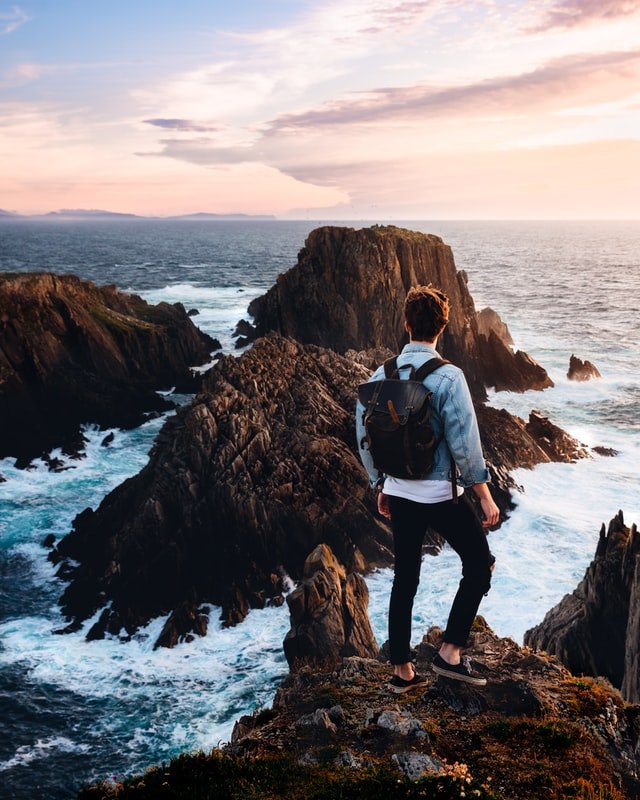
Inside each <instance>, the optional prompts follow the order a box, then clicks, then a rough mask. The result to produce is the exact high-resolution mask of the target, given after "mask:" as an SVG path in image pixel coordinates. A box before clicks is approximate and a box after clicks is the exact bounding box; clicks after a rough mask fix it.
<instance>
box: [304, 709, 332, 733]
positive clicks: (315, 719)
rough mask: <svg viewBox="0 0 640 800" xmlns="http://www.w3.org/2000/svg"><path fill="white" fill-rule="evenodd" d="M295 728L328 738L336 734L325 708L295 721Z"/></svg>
mask: <svg viewBox="0 0 640 800" xmlns="http://www.w3.org/2000/svg"><path fill="white" fill-rule="evenodd" d="M296 728H298V729H301V728H302V729H305V728H306V729H308V730H311V731H313V733H314V734H315V735H317V736H318V735H319V736H327V737H328V736H330V735H331V734H334V733H337V732H338V728H337V727H336V725H335V723H334V722H333V721H332V719H331V717H330V716H329V712H328V711H327V710H326V708H317V709H316V710H315V711H314V712H313V713H312V714H305V715H304V716H303V717H299V718H298V719H297V720H296Z"/></svg>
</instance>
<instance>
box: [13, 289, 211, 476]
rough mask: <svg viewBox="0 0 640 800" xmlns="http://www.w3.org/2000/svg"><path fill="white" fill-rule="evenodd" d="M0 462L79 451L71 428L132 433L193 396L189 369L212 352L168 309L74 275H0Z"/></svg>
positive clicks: (179, 310)
mask: <svg viewBox="0 0 640 800" xmlns="http://www.w3.org/2000/svg"><path fill="white" fill-rule="evenodd" d="M0 317H1V321H0V442H1V444H0V457H5V456H17V457H18V463H19V464H21V465H25V464H26V463H28V462H29V460H30V459H32V458H34V457H36V456H39V455H41V454H42V453H43V451H46V450H50V449H51V448H52V447H54V446H63V447H64V448H65V449H66V450H67V451H69V452H74V451H76V450H77V449H78V447H80V446H81V445H82V437H81V436H80V435H79V424H80V423H82V422H96V423H98V424H100V425H101V426H103V427H108V426H120V427H132V426H134V425H137V424H139V423H140V422H142V421H143V419H144V412H147V411H161V410H165V409H168V408H172V407H173V404H172V403H169V402H167V401H166V400H163V399H162V398H160V397H159V396H158V395H157V394H156V392H155V390H156V389H161V388H168V387H170V386H174V385H176V386H178V387H179V388H181V389H182V390H184V391H189V390H191V391H195V388H196V385H197V381H194V379H193V378H192V376H191V373H190V371H189V366H191V365H196V364H202V363H203V362H206V361H208V359H209V353H210V351H211V350H213V349H214V348H215V344H216V343H215V342H214V340H212V339H211V337H209V336H207V335H206V334H204V333H202V332H201V331H199V330H198V329H197V328H196V327H195V326H194V325H193V323H192V322H191V320H190V319H189V317H188V316H187V314H186V312H185V310H184V308H183V307H182V306H181V305H180V304H179V303H176V304H175V305H170V304H168V303H160V304H159V305H157V306H150V305H148V304H147V303H146V302H145V301H144V300H142V299H141V298H140V297H138V296H136V295H126V294H124V293H122V292H119V291H118V290H117V289H116V288H115V287H114V286H103V287H97V286H95V285H94V284H93V283H91V282H88V281H82V280H80V279H79V278H77V277H75V276H73V275H53V274H51V273H27V274H23V275H15V274H12V275H9V276H7V275H4V276H3V275H2V274H0Z"/></svg>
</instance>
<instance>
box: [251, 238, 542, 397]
mask: <svg viewBox="0 0 640 800" xmlns="http://www.w3.org/2000/svg"><path fill="white" fill-rule="evenodd" d="M428 283H433V284H434V285H435V286H437V287H438V288H440V289H441V290H442V291H444V292H446V294H447V295H448V296H449V299H450V300H451V304H452V313H451V317H450V320H449V325H448V326H447V328H446V330H445V331H444V333H443V335H442V337H441V340H440V342H439V349H440V351H441V352H442V354H443V355H444V356H445V357H446V358H448V359H450V360H451V361H453V363H454V364H457V365H458V366H459V367H461V368H462V369H463V370H464V372H465V375H466V378H467V381H468V383H469V386H470V388H471V391H472V393H473V394H474V395H475V396H476V397H478V398H481V399H482V398H484V397H485V396H486V395H485V388H484V387H485V386H496V387H497V388H501V389H510V390H513V391H524V390H525V389H542V388H545V387H547V386H552V385H553V382H552V381H551V379H550V378H549V376H548V375H547V373H546V372H545V370H544V369H543V368H542V367H541V366H540V365H539V364H537V363H536V362H535V361H534V360H533V359H531V358H530V357H529V356H527V355H526V354H525V353H523V352H521V351H518V353H515V354H514V353H513V352H512V350H511V347H510V346H509V343H508V342H505V341H504V340H503V339H502V338H500V336H498V335H497V334H496V332H495V330H491V332H490V335H489V336H488V337H487V336H484V335H483V334H482V333H480V331H479V329H478V320H477V314H476V310H475V307H474V304H473V299H472V298H471V295H470V294H469V290H468V288H467V276H466V274H465V273H464V272H458V271H457V270H456V268H455V265H454V261H453V255H452V253H451V248H450V247H449V246H448V245H446V244H445V243H444V242H443V241H442V239H440V238H439V237H438V236H433V235H431V234H424V233H417V232H415V231H409V230H405V229H403V228H397V227H395V226H393V225H389V226H385V227H382V226H378V225H374V226H373V227H371V228H363V229H361V230H354V229H353V228H345V227H330V226H327V227H323V228H317V229H316V230H314V231H312V232H311V233H310V234H309V236H308V238H307V241H306V243H305V247H304V248H303V249H302V250H301V252H300V254H299V256H298V264H297V265H296V266H295V267H293V268H292V269H290V270H289V271H288V272H286V273H284V274H283V275H280V276H279V277H278V280H277V282H276V285H275V286H274V287H272V288H271V289H270V290H269V291H268V292H267V294H265V295H263V296H262V297H258V298H256V299H255V300H253V301H252V303H251V304H250V306H249V313H250V314H252V315H253V317H254V319H255V326H254V327H255V331H254V333H253V334H252V335H253V336H254V337H256V336H261V335H263V334H265V333H267V332H268V331H272V330H274V331H278V332H279V333H281V334H283V335H285V336H291V337H292V338H294V339H297V340H298V341H300V342H304V343H310V344H319V345H322V346H324V347H330V348H331V349H333V350H336V351H337V352H340V353H344V352H345V351H347V350H350V349H353V350H355V351H360V350H366V349H369V348H386V349H390V350H392V351H393V352H397V351H398V350H399V349H400V348H401V347H402V346H403V344H404V343H405V342H406V340H407V339H406V332H405V330H404V318H403V303H404V298H405V296H406V294H407V291H408V290H409V288H410V287H411V286H415V285H417V284H428ZM496 316H497V315H496Z"/></svg>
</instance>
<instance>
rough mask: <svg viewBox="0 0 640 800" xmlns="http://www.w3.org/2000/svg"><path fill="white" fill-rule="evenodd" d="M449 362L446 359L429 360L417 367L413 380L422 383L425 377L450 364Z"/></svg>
mask: <svg viewBox="0 0 640 800" xmlns="http://www.w3.org/2000/svg"><path fill="white" fill-rule="evenodd" d="M450 363H451V362H450V361H447V360H446V358H430V359H429V360H428V361H425V363H424V364H423V365H422V366H421V367H418V369H417V370H416V374H415V377H414V380H416V381H420V383H422V381H423V380H424V379H425V378H426V377H427V375H431V373H432V372H434V371H435V370H437V369H438V367H441V366H443V365H444V364H450Z"/></svg>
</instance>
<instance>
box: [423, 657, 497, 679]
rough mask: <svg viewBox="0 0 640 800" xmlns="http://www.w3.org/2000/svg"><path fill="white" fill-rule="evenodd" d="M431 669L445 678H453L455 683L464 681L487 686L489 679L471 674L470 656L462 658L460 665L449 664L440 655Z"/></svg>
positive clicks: (434, 660)
mask: <svg viewBox="0 0 640 800" xmlns="http://www.w3.org/2000/svg"><path fill="white" fill-rule="evenodd" d="M431 669H432V670H433V671H434V672H435V673H436V674H437V675H442V676H443V677H444V678H453V680H454V681H464V682H465V683H471V684H473V685H474V686H486V685H487V679H486V678H481V677H480V676H478V675H474V674H473V673H472V672H471V659H470V658H469V656H462V660H461V661H460V663H459V664H449V663H447V662H446V661H445V660H444V658H442V656H441V655H440V654H438V655H436V656H435V658H434V659H433V663H432V664H431Z"/></svg>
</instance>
